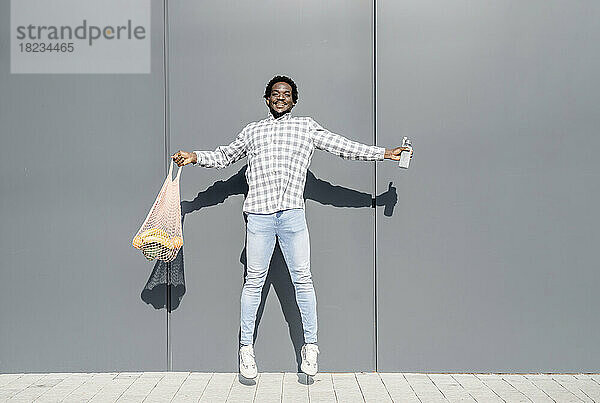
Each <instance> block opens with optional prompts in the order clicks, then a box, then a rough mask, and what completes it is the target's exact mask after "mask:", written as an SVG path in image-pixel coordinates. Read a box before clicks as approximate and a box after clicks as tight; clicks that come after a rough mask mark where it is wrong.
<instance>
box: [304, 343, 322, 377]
mask: <svg viewBox="0 0 600 403" xmlns="http://www.w3.org/2000/svg"><path fill="white" fill-rule="evenodd" d="M301 354H302V364H300V369H301V370H302V372H304V373H305V374H306V375H310V376H315V375H316V374H317V372H318V366H317V354H319V347H317V345H316V344H312V343H308V344H305V345H303V346H302V353H301Z"/></svg>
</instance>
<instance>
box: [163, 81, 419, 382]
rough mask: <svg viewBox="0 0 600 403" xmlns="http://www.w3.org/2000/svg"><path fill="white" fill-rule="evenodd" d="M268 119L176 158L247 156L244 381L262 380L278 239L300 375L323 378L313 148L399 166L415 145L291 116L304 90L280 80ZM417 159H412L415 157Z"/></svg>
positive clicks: (210, 164) (221, 163) (271, 90)
mask: <svg viewBox="0 0 600 403" xmlns="http://www.w3.org/2000/svg"><path fill="white" fill-rule="evenodd" d="M264 97H265V102H266V104H267V106H268V108H269V116H268V117H267V118H266V119H263V120H261V121H258V122H252V123H250V124H248V125H247V126H246V127H244V129H243V130H242V131H241V132H240V133H239V134H238V136H237V138H236V139H235V140H234V141H233V142H232V143H231V144H229V145H227V146H219V147H217V148H216V149H215V151H194V152H191V153H190V152H186V151H178V152H177V153H175V154H174V155H173V156H172V158H173V160H174V161H175V162H176V163H177V165H178V166H183V165H187V164H190V163H191V164H193V165H194V166H202V167H205V168H217V169H222V168H225V167H227V166H229V165H231V164H233V163H234V162H236V161H238V160H239V159H241V158H243V157H244V156H247V157H248V167H247V169H246V179H247V181H248V195H247V197H246V200H245V201H244V206H243V211H244V213H245V214H247V225H246V260H247V274H246V278H245V282H244V287H243V289H242V297H241V318H240V322H241V338H240V349H239V363H240V373H241V375H242V376H244V377H245V378H250V379H251V378H255V377H256V376H257V374H258V370H257V367H256V362H255V360H254V350H253V346H252V343H253V335H254V324H255V320H256V312H257V310H258V306H259V304H260V300H261V291H262V287H263V285H264V282H265V278H266V276H267V271H268V269H269V262H270V260H271V256H272V254H273V250H274V247H275V240H276V238H277V239H279V246H280V247H281V251H282V253H283V256H284V258H285V261H286V264H287V266H288V269H289V271H290V277H291V278H292V282H293V283H294V288H295V292H296V301H297V303H298V308H299V309H300V315H301V317H302V327H303V331H304V343H305V344H304V345H303V346H302V352H301V356H302V363H301V365H300V368H301V370H302V371H303V372H304V373H306V374H307V375H311V376H314V375H315V374H316V373H317V354H318V353H319V349H318V347H317V344H316V343H317V311H316V298H315V291H314V288H313V283H312V277H311V273H310V243H309V235H308V227H307V225H306V218H305V215H304V198H303V195H304V185H305V182H306V172H307V170H308V166H309V165H310V162H311V159H312V155H313V152H314V149H315V148H317V149H320V150H325V151H328V152H330V153H333V154H336V155H338V156H340V157H342V158H345V159H354V160H368V161H381V160H383V159H386V158H387V159H392V160H399V159H400V153H401V152H402V151H408V150H410V149H409V148H408V147H396V148H393V149H386V148H382V147H377V146H368V145H365V144H361V143H357V142H354V141H352V140H349V139H347V138H345V137H343V136H340V135H338V134H335V133H331V132H330V131H328V130H326V129H324V128H323V127H321V126H320V125H319V124H318V123H317V122H315V121H314V120H313V119H312V118H310V117H297V116H292V115H291V113H290V112H291V110H292V108H293V107H294V106H295V105H296V103H297V101H298V88H297V87H296V84H295V83H294V81H293V80H292V79H291V78H289V77H286V76H275V77H273V79H271V81H269V83H268V84H267V87H266V89H265V95H264ZM411 158H412V153H411Z"/></svg>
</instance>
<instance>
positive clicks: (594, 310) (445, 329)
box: [377, 0, 600, 372]
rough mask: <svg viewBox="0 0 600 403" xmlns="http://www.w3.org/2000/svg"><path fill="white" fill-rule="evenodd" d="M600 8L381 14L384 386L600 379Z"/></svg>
mask: <svg viewBox="0 0 600 403" xmlns="http://www.w3.org/2000/svg"><path fill="white" fill-rule="evenodd" d="M599 17H600V4H599V3H597V2H593V1H576V2H571V1H506V0H505V1H501V2H479V1H452V2H446V1H423V0H414V1H412V0H410V1H402V2H391V1H386V2H378V32H377V36H378V39H379V40H378V64H377V66H378V87H377V93H378V99H377V100H378V103H377V106H378V131H377V142H378V143H382V144H391V143H394V142H395V140H396V139H398V138H401V136H402V135H408V136H412V137H413V138H414V145H415V156H414V158H413V162H412V163H411V167H410V170H409V171H408V172H407V173H406V175H402V176H400V175H398V173H397V170H398V168H395V167H394V166H393V164H380V165H378V167H377V187H378V189H383V188H387V186H388V183H389V181H394V185H395V186H396V187H397V189H398V206H397V207H396V211H395V212H394V216H393V217H392V219H388V218H387V217H383V216H381V214H380V212H378V216H377V246H378V247H377V263H378V264H377V273H378V305H377V306H378V336H379V337H378V341H379V343H378V351H379V355H378V358H379V360H378V364H379V370H382V371H390V370H392V371H397V370H402V371H550V372H552V371H595V372H597V371H598V370H599V369H600V346H599V345H598V343H597V337H596V335H597V334H598V333H599V332H600V322H599V321H598V317H600V298H599V296H598V292H597V291H598V284H599V283H600V274H599V272H598V258H597V245H598V241H600V238H599V236H598V224H599V218H600V215H599V213H598V205H599V204H600V188H599V186H598V183H599V180H598V179H599V173H600V159H598V158H597V156H596V151H597V150H598V149H599V147H600V137H598V127H599V126H600V118H599V116H600V114H598V104H599V101H600V96H599V94H600V91H599V90H600V83H599V80H598V74H597V73H598V71H599V67H600V54H599V53H598V40H599V39H600V26H599V25H598V18H599Z"/></svg>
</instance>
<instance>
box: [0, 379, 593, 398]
mask: <svg viewBox="0 0 600 403" xmlns="http://www.w3.org/2000/svg"><path fill="white" fill-rule="evenodd" d="M8 400H10V401H11V402H12V401H20V402H32V401H35V402H61V401H64V402H77V403H80V402H103V403H105V402H142V401H143V402H147V403H150V402H198V401H200V402H260V403H263V402H265V403H266V402H309V401H310V402H343V403H347V402H348V403H350V402H377V403H379V402H392V401H393V402H419V403H426V402H458V401H461V402H485V403H488V402H594V401H595V402H600V374H560V375H558V374H416V373H373V372H369V373H319V374H317V376H315V377H314V378H312V379H309V380H308V382H307V378H306V375H304V374H295V373H285V374H284V373H262V374H260V375H259V377H258V378H257V379H256V380H255V381H248V380H244V381H243V382H242V381H241V380H240V378H239V376H238V374H232V373H200V372H121V373H116V372H115V373H47V374H41V373H38V374H30V373H28V374H0V401H1V402H4V401H8Z"/></svg>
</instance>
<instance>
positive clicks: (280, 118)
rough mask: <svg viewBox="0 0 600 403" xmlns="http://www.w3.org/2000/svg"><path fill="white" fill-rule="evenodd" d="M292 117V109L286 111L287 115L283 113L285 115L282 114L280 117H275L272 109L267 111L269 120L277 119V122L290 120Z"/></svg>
mask: <svg viewBox="0 0 600 403" xmlns="http://www.w3.org/2000/svg"><path fill="white" fill-rule="evenodd" d="M291 117H292V111H289V112H288V113H286V114H285V115H283V116H280V117H278V118H277V119H275V118H274V117H273V114H272V113H271V111H270V110H268V111H267V120H268V121H269V122H272V121H277V122H280V121H282V120H289V119H290V118H291Z"/></svg>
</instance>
